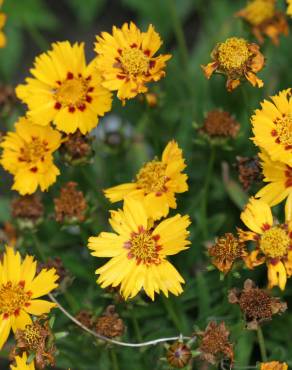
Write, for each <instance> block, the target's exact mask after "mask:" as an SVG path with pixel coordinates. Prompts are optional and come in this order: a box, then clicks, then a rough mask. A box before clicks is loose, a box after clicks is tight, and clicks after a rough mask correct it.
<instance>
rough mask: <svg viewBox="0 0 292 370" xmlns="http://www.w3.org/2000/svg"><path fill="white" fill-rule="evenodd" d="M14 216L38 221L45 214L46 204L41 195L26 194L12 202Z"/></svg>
mask: <svg viewBox="0 0 292 370" xmlns="http://www.w3.org/2000/svg"><path fill="white" fill-rule="evenodd" d="M11 213H12V217H14V218H20V219H26V220H30V221H32V222H36V221H37V220H38V219H40V218H41V217H42V216H43V214H44V205H43V203H42V200H41V198H40V196H39V195H37V194H32V195H24V196H20V197H18V198H15V199H14V200H13V201H12V203H11Z"/></svg>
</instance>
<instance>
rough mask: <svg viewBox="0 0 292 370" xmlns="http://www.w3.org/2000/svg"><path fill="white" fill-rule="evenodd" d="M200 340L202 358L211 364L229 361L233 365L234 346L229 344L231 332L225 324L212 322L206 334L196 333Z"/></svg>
mask: <svg viewBox="0 0 292 370" xmlns="http://www.w3.org/2000/svg"><path fill="white" fill-rule="evenodd" d="M196 334H197V335H198V337H199V338H200V346H199V351H200V352H201V358H202V359H203V360H205V361H207V362H209V363H211V364H216V363H218V362H219V361H221V360H224V359H229V360H230V361H231V363H233V358H234V353H233V345H232V344H231V343H230V342H229V340H228V338H229V331H228V330H227V328H226V326H225V323H224V322H221V323H220V324H216V322H214V321H211V322H210V323H209V324H208V326H207V328H206V330H205V331H204V332H198V333H196Z"/></svg>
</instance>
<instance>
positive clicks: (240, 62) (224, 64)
mask: <svg viewBox="0 0 292 370" xmlns="http://www.w3.org/2000/svg"><path fill="white" fill-rule="evenodd" d="M211 58H212V59H213V62H211V63H209V64H207V65H206V66H203V65H202V66H201V67H202V69H203V72H204V74H205V76H206V78H207V79H209V78H210V77H211V76H212V74H213V73H214V72H217V73H221V74H224V75H226V76H227V82H226V88H227V90H228V91H232V90H234V89H236V87H238V86H239V85H240V83H241V81H243V80H244V79H247V80H248V81H249V82H250V83H251V84H252V85H253V86H258V87H262V86H263V85H264V83H263V81H262V80H260V79H259V78H258V77H257V75H256V74H257V73H258V72H259V71H260V70H261V69H262V68H263V67H264V63H265V60H264V56H263V54H262V53H261V52H260V48H259V46H258V45H257V44H251V43H249V42H247V41H246V40H244V39H242V38H238V37H231V38H229V39H227V40H226V41H225V42H222V43H219V44H217V45H216V46H215V48H214V49H213V51H212V53H211Z"/></svg>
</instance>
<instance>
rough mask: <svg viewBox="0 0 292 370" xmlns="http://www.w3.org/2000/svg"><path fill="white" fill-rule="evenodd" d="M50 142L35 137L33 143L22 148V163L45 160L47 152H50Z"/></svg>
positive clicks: (20, 159) (20, 158) (32, 139)
mask: <svg viewBox="0 0 292 370" xmlns="http://www.w3.org/2000/svg"><path fill="white" fill-rule="evenodd" d="M48 150H49V149H48V142H47V141H46V140H42V139H40V138H39V137H35V136H33V137H32V138H31V141H30V142H28V143H26V144H25V146H23V147H22V148H20V156H19V158H18V159H19V161H20V162H27V163H35V162H38V161H39V160H43V158H44V156H45V154H46V152H48Z"/></svg>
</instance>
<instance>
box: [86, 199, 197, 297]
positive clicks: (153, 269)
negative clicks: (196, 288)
mask: <svg viewBox="0 0 292 370" xmlns="http://www.w3.org/2000/svg"><path fill="white" fill-rule="evenodd" d="M109 222H110V224H111V226H112V228H113V230H114V231H115V233H108V232H102V233H100V234H99V235H98V236H97V237H90V238H89V240H88V248H89V249H91V250H92V252H91V254H92V255H93V256H95V257H111V259H110V261H109V262H107V263H106V264H105V265H103V266H102V267H100V268H98V269H97V270H96V274H98V275H100V276H99V278H98V280H97V283H98V284H100V285H101V287H102V288H106V287H108V286H113V287H117V286H120V292H121V294H122V295H123V296H124V298H125V299H128V298H133V297H135V296H136V295H137V294H138V292H139V291H140V290H141V289H142V288H144V291H145V293H146V294H147V295H148V296H149V297H150V298H151V299H152V300H154V294H155V293H160V291H162V292H163V293H164V295H165V296H167V297H168V293H169V292H171V293H173V294H174V295H179V294H181V293H182V286H181V284H182V283H184V279H183V278H182V277H181V275H180V274H179V273H178V272H177V270H176V269H175V268H174V267H173V265H172V264H171V263H170V262H169V261H168V260H167V256H169V255H174V254H177V253H179V252H180V251H182V250H185V249H187V246H188V245H189V244H190V242H189V241H188V240H187V237H188V235H189V232H188V231H187V227H188V226H189V225H190V220H189V217H188V216H181V215H179V214H177V215H176V216H174V217H170V218H167V219H165V220H163V221H161V222H160V223H155V224H154V223H153V220H152V219H151V218H149V216H148V215H147V212H146V209H145V207H144V206H143V203H141V202H140V201H137V200H136V199H133V198H131V197H128V198H126V199H125V201H124V208H123V210H118V211H111V218H110V220H109Z"/></svg>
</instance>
